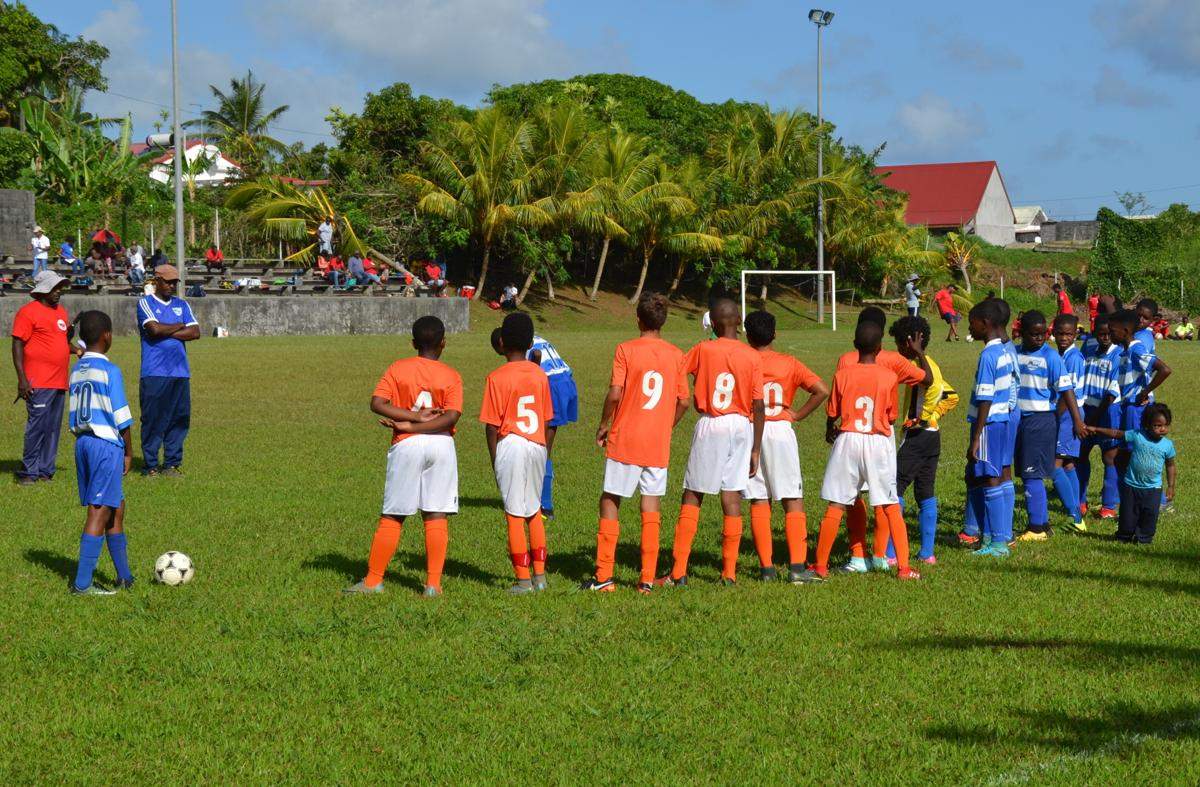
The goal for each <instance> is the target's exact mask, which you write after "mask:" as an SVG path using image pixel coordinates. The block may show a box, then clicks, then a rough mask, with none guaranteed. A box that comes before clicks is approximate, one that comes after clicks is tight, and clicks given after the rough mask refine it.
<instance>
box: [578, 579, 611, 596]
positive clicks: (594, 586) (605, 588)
mask: <svg viewBox="0 0 1200 787" xmlns="http://www.w3.org/2000/svg"><path fill="white" fill-rule="evenodd" d="M579 589H580V590H591V591H594V592H596V593H613V592H615V591H616V589H617V582H616V580H613V579H606V580H604V581H603V582H602V581H600V580H599V579H589V580H586V581H584V582H581V583H579Z"/></svg>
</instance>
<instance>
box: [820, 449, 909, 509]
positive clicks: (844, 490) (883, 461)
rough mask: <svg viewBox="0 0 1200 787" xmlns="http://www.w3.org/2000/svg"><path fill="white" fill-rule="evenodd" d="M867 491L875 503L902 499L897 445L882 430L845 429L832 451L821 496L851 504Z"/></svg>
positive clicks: (871, 500) (831, 501) (888, 502)
mask: <svg viewBox="0 0 1200 787" xmlns="http://www.w3.org/2000/svg"><path fill="white" fill-rule="evenodd" d="M864 488H865V490H866V491H867V493H868V495H867V497H868V499H869V501H870V504H871V505H872V506H886V505H891V504H893V503H898V502H899V498H898V497H897V496H896V446H895V445H894V444H893V443H892V439H891V438H890V437H885V436H884V435H881V434H858V433H857V432H841V433H840V434H838V437H837V439H836V440H834V442H833V450H832V451H830V452H829V463H828V464H827V465H825V482H824V483H823V484H821V497H822V498H824V499H825V500H828V501H829V502H830V503H840V504H841V505H844V506H848V505H850V504H851V503H853V502H854V501H855V499H856V498H857V497H858V493H859V491H860V490H863V489H864Z"/></svg>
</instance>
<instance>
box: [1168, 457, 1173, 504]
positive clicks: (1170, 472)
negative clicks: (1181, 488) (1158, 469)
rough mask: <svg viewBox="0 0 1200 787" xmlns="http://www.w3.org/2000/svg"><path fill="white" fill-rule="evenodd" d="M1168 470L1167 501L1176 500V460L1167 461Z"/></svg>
mask: <svg viewBox="0 0 1200 787" xmlns="http://www.w3.org/2000/svg"><path fill="white" fill-rule="evenodd" d="M1166 470H1167V500H1172V501H1173V500H1174V499H1175V460H1174V459H1168V460H1167V461H1166Z"/></svg>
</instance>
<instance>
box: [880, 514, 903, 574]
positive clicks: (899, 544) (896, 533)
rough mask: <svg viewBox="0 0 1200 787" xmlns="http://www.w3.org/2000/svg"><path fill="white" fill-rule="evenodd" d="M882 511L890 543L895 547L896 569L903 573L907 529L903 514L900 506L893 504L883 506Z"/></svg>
mask: <svg viewBox="0 0 1200 787" xmlns="http://www.w3.org/2000/svg"><path fill="white" fill-rule="evenodd" d="M883 509H884V511H883V513H884V516H885V517H887V521H888V529H889V530H890V531H891V536H892V543H893V544H895V545H896V567H897V568H899V569H900V570H901V571H903V570H904V569H906V568H908V528H906V527H905V526H904V514H903V513H902V512H901V511H900V506H898V505H895V504H893V505H890V506H884V507H883Z"/></svg>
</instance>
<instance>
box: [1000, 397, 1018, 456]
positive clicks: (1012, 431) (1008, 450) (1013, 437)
mask: <svg viewBox="0 0 1200 787" xmlns="http://www.w3.org/2000/svg"><path fill="white" fill-rule="evenodd" d="M1007 428H1008V432H1007V434H1006V435H1005V439H1004V457H1003V461H1004V466H1005V467H1012V466H1013V464H1014V460H1015V459H1016V456H1017V430H1018V429H1020V428H1021V412H1020V411H1019V410H1017V408H1016V407H1013V408H1012V409H1011V410H1009V411H1008V427H1007Z"/></svg>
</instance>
